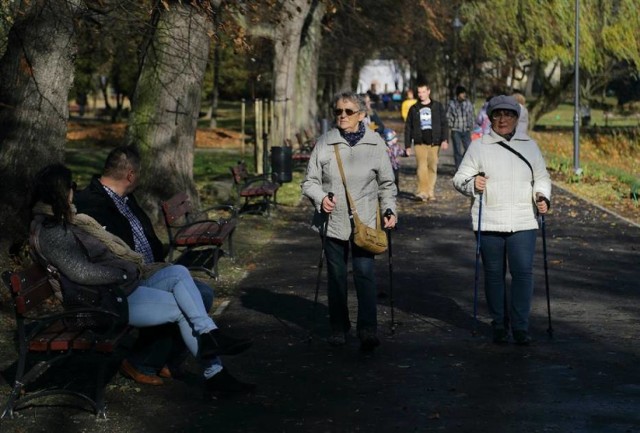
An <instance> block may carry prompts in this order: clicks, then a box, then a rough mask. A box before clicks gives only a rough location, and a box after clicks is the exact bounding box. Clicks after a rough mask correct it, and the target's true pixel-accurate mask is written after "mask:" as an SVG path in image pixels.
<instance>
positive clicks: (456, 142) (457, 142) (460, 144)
mask: <svg viewBox="0 0 640 433" xmlns="http://www.w3.org/2000/svg"><path fill="white" fill-rule="evenodd" d="M451 140H452V141H453V160H454V162H455V164H456V170H457V169H458V167H460V163H461V162H462V157H464V153H465V152H466V151H467V149H468V148H469V145H470V144H471V131H453V130H452V131H451Z"/></svg>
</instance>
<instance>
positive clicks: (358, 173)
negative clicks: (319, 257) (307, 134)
mask: <svg viewBox="0 0 640 433" xmlns="http://www.w3.org/2000/svg"><path fill="white" fill-rule="evenodd" d="M386 149H387V147H386V145H385V143H384V141H382V138H381V137H380V135H379V134H377V133H375V132H374V131H372V130H370V129H369V128H366V130H365V134H364V136H363V137H362V139H361V140H360V141H359V142H358V143H356V145H355V146H353V147H351V146H349V145H348V144H347V142H346V141H345V139H344V138H342V136H341V135H340V132H339V131H338V129H335V128H334V129H331V130H329V131H328V132H327V133H326V134H324V135H322V136H321V137H320V138H318V142H317V143H316V145H315V147H314V149H313V152H311V158H310V159H309V165H308V166H307V173H306V176H305V179H304V181H303V182H302V184H301V186H302V194H304V195H305V196H306V197H308V198H309V199H311V202H312V203H313V205H314V206H315V212H314V215H313V223H312V224H313V227H314V228H315V229H316V230H320V228H321V226H322V224H323V221H324V218H323V215H322V212H321V206H322V200H323V199H324V197H326V196H327V194H328V193H329V192H333V193H334V201H335V203H336V207H335V209H334V210H333V212H332V213H331V215H330V217H329V225H328V228H327V236H329V237H331V238H335V239H340V240H348V239H349V238H350V237H351V232H352V226H351V221H350V218H349V210H348V204H347V197H346V194H345V190H344V186H343V184H342V178H341V177H340V170H339V169H338V161H337V160H336V155H335V153H334V152H335V151H336V150H338V151H339V152H340V156H341V158H342V165H343V168H344V173H345V176H346V180H347V187H348V188H349V194H351V198H352V199H353V201H354V202H355V208H356V209H355V210H356V211H357V213H358V216H359V218H360V220H361V221H362V222H363V223H365V224H367V225H368V226H369V227H375V226H376V211H377V210H378V206H377V204H378V201H379V202H380V212H385V211H386V210H387V209H391V210H392V211H393V213H394V214H396V218H397V211H396V194H397V190H396V185H395V183H394V175H393V169H392V168H391V162H390V161H389V156H388V154H387V150H386Z"/></svg>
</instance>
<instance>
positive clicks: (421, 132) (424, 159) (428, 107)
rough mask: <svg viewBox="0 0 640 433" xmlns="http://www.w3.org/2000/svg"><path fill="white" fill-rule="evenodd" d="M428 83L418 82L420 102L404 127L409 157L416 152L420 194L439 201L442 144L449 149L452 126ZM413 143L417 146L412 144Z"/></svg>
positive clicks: (412, 109) (411, 110) (420, 198)
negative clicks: (437, 179) (434, 98)
mask: <svg viewBox="0 0 640 433" xmlns="http://www.w3.org/2000/svg"><path fill="white" fill-rule="evenodd" d="M430 96H431V89H430V88H429V85H428V84H426V83H421V84H418V102H417V103H416V104H414V105H412V106H411V108H409V114H408V115H407V121H406V123H405V126H404V145H405V149H406V153H407V156H411V155H413V153H414V152H415V154H416V164H417V174H418V187H417V188H416V189H417V191H416V197H417V198H418V199H419V200H421V201H435V199H436V195H435V187H436V178H437V176H438V153H439V152H440V146H442V148H443V149H447V147H448V146H449V143H448V142H447V138H448V136H449V128H448V126H447V114H446V111H445V109H444V106H443V105H442V104H441V103H440V102H438V101H433V100H432V99H431V97H430ZM412 143H413V146H412Z"/></svg>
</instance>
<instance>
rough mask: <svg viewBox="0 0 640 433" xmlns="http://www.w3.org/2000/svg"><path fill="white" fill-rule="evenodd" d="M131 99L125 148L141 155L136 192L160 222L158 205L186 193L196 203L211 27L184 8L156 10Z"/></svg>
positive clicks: (199, 14) (193, 9) (178, 5)
mask: <svg viewBox="0 0 640 433" xmlns="http://www.w3.org/2000/svg"><path fill="white" fill-rule="evenodd" d="M150 28H151V33H150V35H149V39H148V42H147V44H146V47H145V49H144V52H143V55H142V64H141V65H142V66H141V70H140V76H139V78H138V82H137V85H136V90H135V93H134V96H133V100H132V113H131V118H130V120H129V128H128V130H127V143H128V144H129V145H133V146H137V148H138V149H139V150H140V153H141V156H142V170H143V173H142V181H141V184H140V187H139V190H138V193H137V197H138V199H139V200H140V201H141V203H142V205H143V206H144V207H145V209H146V210H147V212H149V214H150V215H151V216H152V217H155V219H156V220H159V219H160V210H159V205H158V203H159V201H160V200H163V199H167V198H169V197H170V196H172V195H174V194H175V193H177V192H179V191H187V193H188V194H189V195H190V196H191V198H192V200H194V202H195V203H197V202H198V196H197V191H196V186H195V184H194V182H193V153H194V147H195V135H196V128H197V122H198V117H199V113H200V102H201V94H202V82H203V79H204V74H205V69H206V65H207V53H208V51H209V43H210V39H209V33H208V32H209V31H210V29H211V23H210V21H209V20H208V19H207V17H206V15H205V13H203V12H202V11H201V10H200V9H198V8H196V7H192V6H189V5H187V4H186V2H185V3H179V2H175V3H171V4H170V6H169V7H168V8H167V9H165V8H163V7H162V6H160V7H159V9H156V10H155V11H154V14H153V16H152V23H151V26H150Z"/></svg>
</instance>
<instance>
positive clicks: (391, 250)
mask: <svg viewBox="0 0 640 433" xmlns="http://www.w3.org/2000/svg"><path fill="white" fill-rule="evenodd" d="M391 215H393V212H391V209H387V211H386V212H385V213H384V216H385V217H390V216H391ZM391 230H392V229H387V244H388V245H389V306H390V307H391V335H393V334H395V332H396V321H395V316H394V313H393V243H392V242H391Z"/></svg>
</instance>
